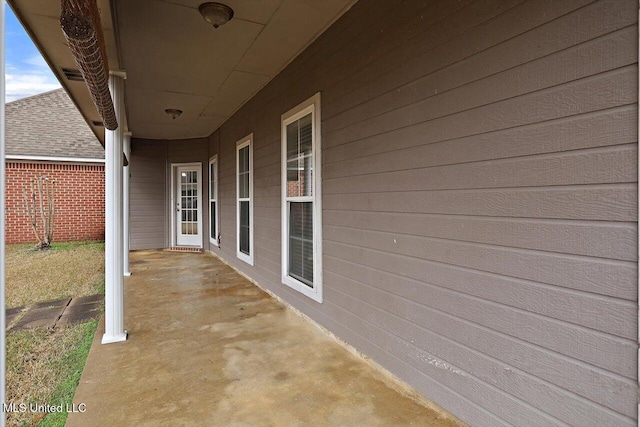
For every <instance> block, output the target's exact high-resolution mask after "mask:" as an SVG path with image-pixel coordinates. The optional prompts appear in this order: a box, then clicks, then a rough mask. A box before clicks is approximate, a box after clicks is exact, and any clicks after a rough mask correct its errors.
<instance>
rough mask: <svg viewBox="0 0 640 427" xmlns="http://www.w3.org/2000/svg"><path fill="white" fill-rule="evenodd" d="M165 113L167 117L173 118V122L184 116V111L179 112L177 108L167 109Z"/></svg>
mask: <svg viewBox="0 0 640 427" xmlns="http://www.w3.org/2000/svg"><path fill="white" fill-rule="evenodd" d="M164 112H165V113H167V115H168V116H169V117H171V118H172V119H173V120H175V119H177V118H178V117H180V115H182V110H178V109H176V108H167V109H166V110H164Z"/></svg>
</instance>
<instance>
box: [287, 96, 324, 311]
mask: <svg viewBox="0 0 640 427" xmlns="http://www.w3.org/2000/svg"><path fill="white" fill-rule="evenodd" d="M309 113H311V114H312V130H311V132H312V133H311V135H312V150H313V195H312V196H305V197H287V125H288V124H289V123H291V122H294V121H296V120H298V119H300V118H302V117H304V116H306V115H307V114H309ZM320 123H321V118H320V92H318V93H316V94H315V95H313V96H312V97H310V98H309V99H307V100H305V101H304V102H302V103H300V104H299V105H297V106H295V107H294V108H292V109H290V110H289V111H287V112H286V113H284V114H283V115H282V116H281V121H280V130H281V145H280V147H281V162H282V166H281V175H282V177H281V179H282V181H281V182H282V184H281V186H282V197H281V201H282V205H281V207H282V211H281V212H282V213H281V218H282V227H281V237H282V283H283V284H285V285H287V286H289V287H291V288H293V289H295V290H297V291H298V292H301V293H302V294H304V295H306V296H308V297H309V298H311V299H313V300H314V301H317V302H319V303H322V282H323V280H322V157H321V156H322V141H321V131H320ZM295 201H301V202H302V201H304V202H313V288H310V287H309V286H308V285H306V284H304V283H302V282H301V281H299V280H297V279H295V278H293V277H291V276H290V275H289V272H288V268H287V265H288V263H289V238H288V237H289V236H288V234H289V233H288V230H289V209H288V203H289V202H295Z"/></svg>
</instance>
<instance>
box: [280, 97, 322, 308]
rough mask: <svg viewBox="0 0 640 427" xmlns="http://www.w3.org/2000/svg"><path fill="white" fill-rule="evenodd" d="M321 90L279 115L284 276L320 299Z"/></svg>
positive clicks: (314, 297)
mask: <svg viewBox="0 0 640 427" xmlns="http://www.w3.org/2000/svg"><path fill="white" fill-rule="evenodd" d="M319 107H320V95H319V94H317V95H315V96H313V97H312V98H310V99H309V100H307V101H305V102H304V103H302V104H300V105H299V106H298V107H296V108H294V109H292V110H291V111H289V112H288V113H286V114H284V115H283V116H282V186H283V190H282V218H283V223H282V231H283V233H282V248H283V253H282V281H283V283H285V284H286V285H289V286H291V287H292V288H294V289H297V290H299V291H300V292H302V293H304V294H306V295H308V296H310V297H311V298H313V299H315V300H316V301H318V302H322V293H321V288H322V287H321V278H320V277H319V276H321V271H322V270H321V268H320V263H321V260H322V257H321V230H322V228H321V225H320V220H321V212H322V211H321V209H320V190H319V186H320V178H319V176H318V175H319V172H320V169H319V165H320V138H319V136H320V133H319V124H320V120H319Z"/></svg>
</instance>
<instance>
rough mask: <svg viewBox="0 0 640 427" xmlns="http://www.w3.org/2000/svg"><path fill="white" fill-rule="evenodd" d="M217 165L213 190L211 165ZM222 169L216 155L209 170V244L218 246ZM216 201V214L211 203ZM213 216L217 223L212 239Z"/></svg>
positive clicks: (210, 162) (210, 163) (210, 161)
mask: <svg viewBox="0 0 640 427" xmlns="http://www.w3.org/2000/svg"><path fill="white" fill-rule="evenodd" d="M214 164H215V165H216V166H215V168H214V177H213V184H214V188H211V165H214ZM219 167H220V165H219V164H218V155H217V154H216V155H215V156H212V157H211V158H210V159H209V170H208V176H209V182H208V186H209V198H208V200H209V242H210V243H211V244H213V245H216V246H219V244H218V237H219V236H220V200H219V196H220V192H219V185H218V175H219V173H218V168H219ZM212 192H213V195H214V196H215V197H211V194H212ZM212 201H215V203H216V208H215V212H211V202H212ZM211 215H213V216H214V218H215V223H216V230H215V231H216V233H215V235H214V236H213V237H211Z"/></svg>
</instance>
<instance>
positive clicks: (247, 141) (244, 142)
mask: <svg viewBox="0 0 640 427" xmlns="http://www.w3.org/2000/svg"><path fill="white" fill-rule="evenodd" d="M247 146H248V147H249V199H248V200H246V199H243V200H241V199H240V176H239V172H240V169H239V168H238V166H239V163H240V150H241V149H243V148H244V147H247ZM241 201H248V202H249V255H247V254H245V253H244V252H241V251H240V202H241ZM236 256H237V257H238V259H240V260H242V261H244V262H246V263H247V264H249V265H253V133H250V134H249V135H247V136H246V137H244V138H242V139H241V140H239V141H238V142H236Z"/></svg>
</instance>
